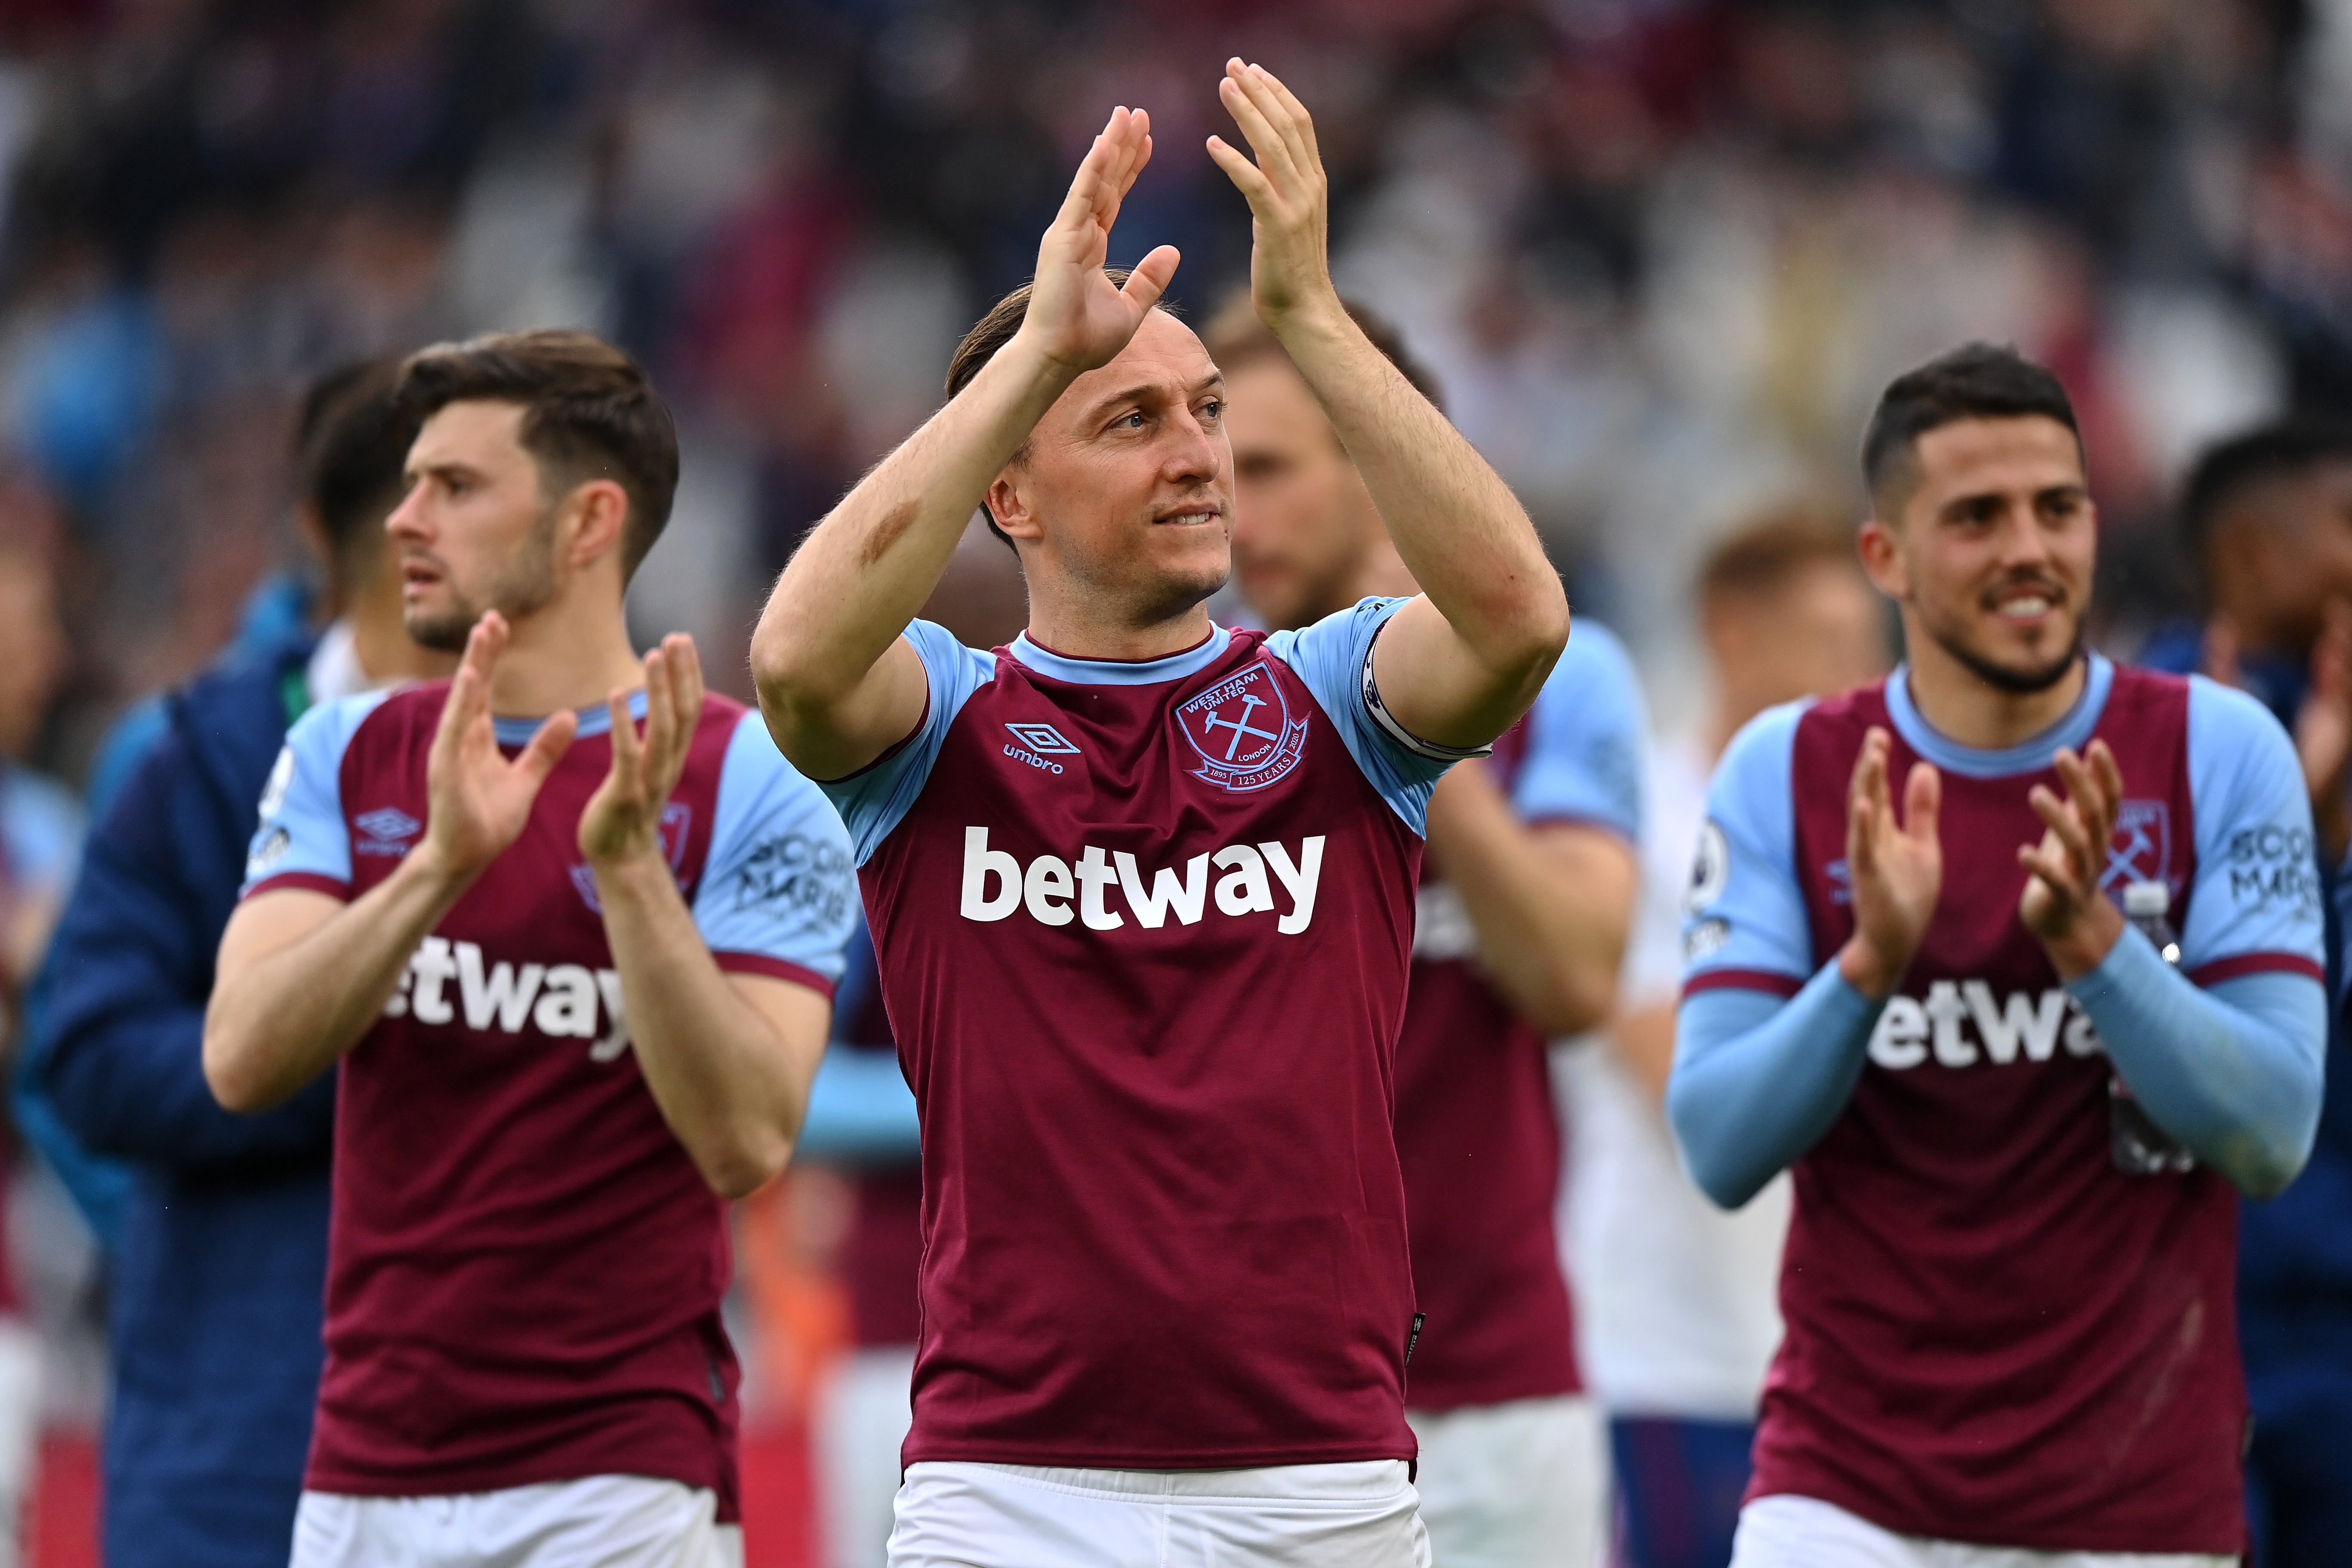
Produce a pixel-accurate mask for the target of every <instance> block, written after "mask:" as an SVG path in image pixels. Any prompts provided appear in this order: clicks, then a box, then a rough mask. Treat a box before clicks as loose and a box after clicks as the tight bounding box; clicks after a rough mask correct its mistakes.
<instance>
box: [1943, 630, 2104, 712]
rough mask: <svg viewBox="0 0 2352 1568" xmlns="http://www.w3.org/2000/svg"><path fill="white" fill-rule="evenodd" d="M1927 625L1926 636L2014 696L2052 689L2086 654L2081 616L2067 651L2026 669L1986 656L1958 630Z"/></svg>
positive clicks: (1977, 674) (1974, 672)
mask: <svg viewBox="0 0 2352 1568" xmlns="http://www.w3.org/2000/svg"><path fill="white" fill-rule="evenodd" d="M1926 625H1927V635H1928V636H1929V637H1933V638H1935V639H1936V646H1937V647H1940V648H1942V649H1943V650H1944V651H1945V652H1946V653H1948V654H1950V655H1951V656H1952V658H1953V659H1954V660H1955V661H1957V662H1958V664H1959V665H1960V666H1961V667H1962V668H1965V669H1967V670H1968V672H1969V674H1971V675H1973V676H1975V677H1976V678H1977V679H1979V680H1981V681H1983V682H1984V683H1985V684H1986V685H1987V686H1990V687H1991V688H1992V689H1994V690H1996V691H2005V692H2008V693H2009V694H2010V695H2011V696H2012V697H2034V696H2038V695H2040V694H2041V693H2042V692H2044V691H2047V690H2049V689H2051V688H2052V687H2053V686H2055V685H2057V684H2058V683H2059V682H2060V681H2062V680H2063V679H2066V675H2067V672H2068V671H2069V670H2072V669H2073V668H2074V663H2075V661H2076V660H2077V659H2079V658H2082V657H2083V617H2082V616H2075V617H2074V632H2073V635H2072V636H2070V637H2068V638H2067V639H2066V651H2065V652H2063V653H2062V654H2060V655H2059V656H2058V657H2057V658H2055V659H2053V660H2052V661H2051V662H2049V663H2048V664H2042V665H2035V666H2033V667H2032V668H2026V669H2019V668H2015V667H2014V666H2011V665H2006V664H2000V663H1997V662H1995V661H1994V660H1992V659H1990V658H1986V657H1985V656H1984V655H1982V654H1980V653H1979V652H1977V651H1976V649H1974V648H1972V647H1969V645H1968V641H1967V639H1966V638H1965V637H1962V636H1961V635H1960V633H1959V632H1958V630H1957V629H1954V628H1950V627H1947V626H1943V625H1940V624H1938V623H1937V622H1934V621H1928V622H1927V623H1926Z"/></svg>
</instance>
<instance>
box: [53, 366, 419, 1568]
mask: <svg viewBox="0 0 2352 1568" xmlns="http://www.w3.org/2000/svg"><path fill="white" fill-rule="evenodd" d="M395 370H396V367H395V366H394V365H393V364H392V363H389V362H373V363H356V364H352V365H347V366H344V367H342V368H341V369H339V370H336V371H333V372H331V373H329V374H327V375H325V376H322V377H321V378H320V380H319V381H318V382H317V383H315V384H313V385H312V386H311V388H310V392H309V394H308V395H307V396H306V397H305V398H304V399H303V403H302V407H301V412H300V419H299V426H298V428H297V431H296V436H295V443H294V453H293V457H294V464H295V468H296V471H297V473H298V475H299V486H300V490H299V493H300V496H301V502H300V517H301V526H302V530H303V531H304V532H305V533H306V534H309V535H310V536H311V537H312V538H313V539H314V540H315V542H317V544H318V546H319V548H320V553H321V555H322V556H323V558H324V560H325V563H326V585H325V586H326V591H325V595H324V598H325V604H324V608H325V610H326V612H327V614H328V615H329V616H331V620H330V621H329V623H328V625H327V627H326V630H325V632H324V633H323V635H320V636H319V637H315V638H314V637H308V636H305V637H302V638H301V639H300V640H299V641H298V642H295V643H292V644H289V645H288V646H286V647H282V648H280V649H279V650H278V651H277V652H276V654H275V655H274V656H272V657H268V658H257V659H255V658H245V659H236V660H232V661H230V662H227V663H226V664H224V665H223V666H221V667H220V668H215V669H214V670H212V671H211V672H209V673H207V674H205V675H204V676H202V677H200V678H199V679H196V680H195V681H194V682H193V683H191V684H190V685H189V686H188V687H187V688H186V689H184V690H181V691H178V692H175V693H173V694H172V695H171V697H170V698H169V699H168V700H166V702H165V703H164V707H163V732H162V735H161V738H160V739H158V740H157V741H156V742H153V743H152V747H151V748H150V749H149V750H148V751H147V752H146V755H145V756H144V758H143V759H142V761H140V762H139V763H136V764H135V766H134V767H133V769H132V771H131V773H130V774H129V775H128V778H127V780H126V782H125V783H124V784H123V785H122V787H121V791H120V792H119V793H118V794H117V795H116V796H115V797H114V800H113V801H112V803H111V804H110V806H109V807H108V809H107V810H106V812H105V815H104V816H102V817H101V818H100V825H99V828H98V831H97V832H96V834H94V835H93V836H92V837H91V839H90V842H89V852H88V855H87V857H86V858H85V860H84V862H83V866H82V871H81V876H80V878H79V880H78V881H77V882H76V883H75V885H74V893H73V899H72V900H71V902H70V903H68V906H67V908H66V912H65V917H64V919H63V921H61V922H60V924H59V926H58V938H57V946H56V950H55V958H56V962H55V963H53V964H51V966H50V967H49V969H48V970H47V973H46V975H45V978H44V1020H45V1026H44V1030H43V1034H44V1049H45V1054H44V1056H43V1058H42V1059H41V1061H40V1064H39V1070H40V1072H41V1077H42V1083H43V1087H44V1088H45V1089H47V1093H48V1095H49V1097H50V1100H51V1101H52V1103H53V1104H54V1106H55V1108H56V1110H57V1113H58V1117H59V1118H60V1119H61V1120H62V1121H63V1122H64V1124H65V1126H66V1128H67V1130H68V1131H70V1132H71V1133H73V1134H74V1135H75V1136H76V1137H77V1138H78V1139H79V1140H80V1141H81V1142H82V1143H83V1144H84V1145H85V1146H86V1147H88V1148H89V1149H91V1150H94V1151H96V1152H100V1153H101V1154H105V1155H110V1156H113V1157H116V1158H120V1159H123V1160H126V1161H129V1162H131V1167H132V1170H133V1172H134V1173H135V1174H134V1180H133V1185H132V1187H131V1196H130V1199H129V1201H128V1205H127V1213H126V1214H125V1215H124V1218H123V1221H122V1225H121V1232H120V1234H119V1236H117V1237H115V1238H113V1245H112V1247H110V1251H109V1255H108V1256H109V1262H110V1290H109V1303H108V1304H109V1308H110V1312H111V1316H112V1324H111V1336H110V1337H111V1346H110V1351H111V1354H110V1367H111V1372H112V1376H113V1388H112V1391H111V1394H110V1398H109V1400H108V1407H107V1423H106V1452H105V1467H106V1470H105V1474H106V1486H105V1490H104V1496H105V1507H106V1521H105V1523H106V1551H107V1561H108V1563H110V1564H111V1565H112V1568H145V1565H149V1564H152V1565H154V1568H165V1565H166V1564H168V1565H170V1568H243V1565H247V1564H252V1563H269V1562H278V1561H282V1560H283V1559H284V1557H285V1555H286V1546H287V1542H289V1540H291V1539H292V1537H293V1532H294V1507H295V1500H296V1497H297V1495H298V1494H299V1491H300V1489H301V1485H302V1463H303V1458H304V1453H305V1450H306V1449H307V1448H308V1447H309V1445H310V1410H311V1406H312V1405H313V1404H315V1403H316V1401H317V1398H318V1389H319V1358H320V1348H319V1332H320V1295H321V1293H322V1291H323V1289H324V1288H325V1279H326V1265H327V1203H328V1164H329V1162H328V1154H329V1150H330V1148H331V1141H332V1136H333V1127H334V1106H335V1086H334V1079H332V1077H331V1076H329V1077H324V1078H321V1079H320V1080H319V1081H318V1082H317V1083H315V1084H314V1085H312V1086H311V1087H310V1089H306V1090H304V1091H303V1092H302V1093H301V1094H299V1095H297V1096H296V1097H295V1098H294V1099H293V1100H290V1101H289V1102H288V1103H287V1104H285V1105H283V1106H280V1107H278V1109H277V1110H272V1111H270V1112H268V1114H266V1115H262V1116H253V1117H245V1116H235V1115H232V1114H230V1113H229V1112H228V1111H226V1110H222V1109H221V1107H220V1106H219V1105H218V1104H217V1103H216V1102H215V1100H214V1099H213V1097H212V1092H211V1090H210V1089H208V1088H207V1087H206V1086H205V1077H204V1059H203V1058H204V1017H205V999H206V997H207V996H208V994H210V992H211V989H212V978H213V954H214V952H215V950H216V949H217V948H218V947H219V945H220V935H221V931H222V929H223V928H224V927H225V926H226V924H227V923H228V917H229V911H230V910H231V909H232V908H233V907H234V906H235V904H236V892H237V886H238V884H239V883H240V882H241V881H242V880H243V879H244V872H245V851H246V846H247V843H248V842H249V841H250V840H251V838H252V837H253V803H254V801H255V800H257V798H259V796H260V794H261V788H262V784H263V782H264V781H265V780H266V779H267V778H268V773H269V768H270V764H271V763H272V762H273V761H274V760H275V759H276V757H277V755H278V751H279V749H280V747H281V746H282V745H283V744H284V742H285V737H286V730H287V726H288V725H289V724H290V723H292V722H293V721H294V720H295V719H296V718H298V717H299V715H300V714H301V713H303V712H304V711H305V710H308V709H310V708H311V707H313V706H314V705H316V704H319V703H322V702H331V701H334V700H337V699H340V698H343V697H347V696H350V695H352V694H353V693H355V692H359V691H363V690H368V689H375V688H379V687H384V686H392V685H397V684H400V683H402V682H404V681H409V680H414V679H421V678H425V677H430V676H433V675H438V674H445V673H446V672H447V670H448V669H449V668H450V666H451V663H452V660H451V659H450V658H448V656H446V655H445V654H439V653H436V652H433V651H431V650H429V649H426V648H423V647H418V646H417V645H416V644H415V643H414V642H412V641H410V640H409V638H408V637H407V634H406V633H404V631H403V630H402V629H401V625H400V574H399V573H398V572H397V571H396V570H395V569H394V565H393V563H392V562H391V560H390V552H388V551H387V550H386V549H385V548H384V540H383V520H384V517H385V515H386V514H387V513H388V512H390V511H391V510H392V509H393V507H394V506H395V505H397V504H398V502H399V500H400V497H401V493H402V490H403V489H404V486H403V484H402V482H401V465H402V463H403V462H404V460H405V458H407V455H408V443H409V439H410V437H412V436H413V435H414V434H415V421H414V420H413V419H411V418H409V417H408V416H405V415H404V414H403V413H402V411H401V410H400V409H399V408H398V406H397V405H395V404H394V400H393V395H392V391H393V383H394V377H395Z"/></svg>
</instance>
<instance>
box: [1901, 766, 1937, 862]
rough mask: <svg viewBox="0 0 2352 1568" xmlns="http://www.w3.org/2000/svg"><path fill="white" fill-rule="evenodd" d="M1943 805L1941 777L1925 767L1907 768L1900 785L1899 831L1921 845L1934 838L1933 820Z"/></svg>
mask: <svg viewBox="0 0 2352 1568" xmlns="http://www.w3.org/2000/svg"><path fill="white" fill-rule="evenodd" d="M1943 805H1944V775H1943V774H1941V773H1937V771H1936V770H1935V769H1934V768H1933V767H1932V766H1930V765H1929V764H1927V763H1912V764H1911V776H1910V777H1908V778H1906V779H1905V780H1904V781H1903V831H1904V832H1905V833H1906V834H1907V835H1909V836H1910V837H1913V838H1916V839H1918V840H1920V841H1922V842H1924V843H1928V844H1933V843H1935V842H1937V838H1936V818H1937V814H1938V813H1939V812H1940V811H1941V810H1942V809H1943Z"/></svg>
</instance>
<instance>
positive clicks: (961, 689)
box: [817, 621, 996, 866]
mask: <svg viewBox="0 0 2352 1568" xmlns="http://www.w3.org/2000/svg"><path fill="white" fill-rule="evenodd" d="M906 638H907V641H908V643H909V644H911V645H912V646H913V647H914V650H915V655H916V657H917V658H920V659H921V660H922V661H923V674H924V675H925V676H926V677H927V678H928V679H929V681H930V700H929V703H928V704H927V705H926V706H925V708H924V710H923V721H922V723H921V724H919V726H917V727H916V730H915V732H914V734H912V735H911V736H909V737H908V739H907V742H906V743H905V744H904V745H902V746H900V747H899V748H898V751H896V752H893V753H891V754H890V755H889V756H887V757H885V758H883V759H882V760H881V761H880V762H878V763H875V764H874V765H873V766H871V767H869V768H866V769H865V770H864V771H862V772H859V773H852V774H850V775H849V776H848V777H847V778H845V779H835V780H834V781H833V782H832V783H830V784H818V785H817V787H818V788H819V789H821V790H823V791H824V794H825V798H826V799H828V800H830V801H832V802H833V805H834V809H835V810H836V811H838V812H840V813H841V820H842V821H843V822H845V823H846V824H847V825H848V827H849V838H850V842H851V843H852V844H853V845H854V846H855V847H856V864H858V865H860V866H863V865H865V864H866V861H867V860H869V859H871V858H873V855H874V851H875V850H876V849H877V848H879V847H881V844H882V841H883V840H884V839H885V838H887V837H890V834H891V831H892V830H893V829H894V828H896V827H897V826H898V824H899V823H900V822H901V821H902V820H904V818H905V817H906V815H907V813H908V810H909V809H911V808H912V807H913V805H914V804H915V798H916V797H917V796H918V795H921V794H922V793H923V784H924V783H925V782H926V781H927V780H929V778H930V776H931V764H932V763H935V762H937V761H939V756H940V747H941V746H942V745H944V744H946V742H947V738H948V727H949V726H950V725H951V724H953V723H954V722H955V716H956V715H957V714H958V713H960V712H961V711H962V710H963V705H964V704H965V703H966V702H969V701H970V700H971V694H972V693H973V692H975V691H978V690H979V689H981V688H982V687H983V686H985V685H987V684H988V683H989V681H991V680H992V679H994V678H995V675H996V660H995V658H994V657H993V656H992V655H989V654H985V653H982V652H981V651H980V650H979V649H978V648H971V647H964V646H963V644H961V643H960V642H958V641H956V639H955V638H954V637H952V636H950V634H949V632H948V629H947V628H946V627H945V626H934V625H932V624H931V623H930V622H929V621H914V622H910V623H908V626H907V630H906Z"/></svg>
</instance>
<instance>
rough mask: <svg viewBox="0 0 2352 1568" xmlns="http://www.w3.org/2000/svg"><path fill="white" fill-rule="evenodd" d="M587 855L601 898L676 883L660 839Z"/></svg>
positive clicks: (589, 867)
mask: <svg viewBox="0 0 2352 1568" xmlns="http://www.w3.org/2000/svg"><path fill="white" fill-rule="evenodd" d="M585 858H586V860H587V862H588V869H589V871H590V872H591V873H592V874H593V876H594V877H595V879H596V889H597V894H598V896H599V897H600V898H607V897H611V896H614V895H624V896H625V895H626V894H628V893H630V892H632V891H641V890H643V889H646V888H651V887H660V886H675V885H676V884H675V881H674V879H672V877H671V876H670V868H669V861H668V860H667V858H664V856H663V854H662V848H661V846H660V844H658V843H652V842H648V843H643V844H631V845H628V846H627V847H623V848H618V849H614V850H611V851H608V852H605V853H601V854H593V855H589V856H587V857H585Z"/></svg>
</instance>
